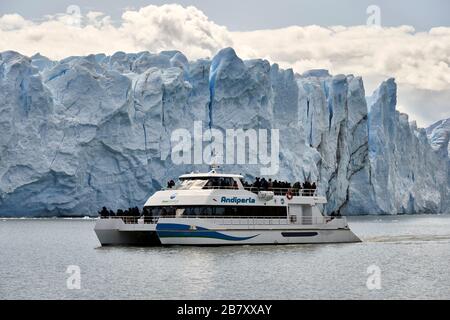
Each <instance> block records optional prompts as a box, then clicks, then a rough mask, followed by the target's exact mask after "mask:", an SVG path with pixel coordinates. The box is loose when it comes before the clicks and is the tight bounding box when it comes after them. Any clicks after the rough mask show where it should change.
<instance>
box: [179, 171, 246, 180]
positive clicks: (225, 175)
mask: <svg viewBox="0 0 450 320" xmlns="http://www.w3.org/2000/svg"><path fill="white" fill-rule="evenodd" d="M209 177H214V178H238V179H242V178H244V177H243V176H242V175H240V174H229V173H218V172H216V171H215V170H211V171H210V172H207V173H201V172H192V173H187V174H183V175H181V176H180V179H186V178H209Z"/></svg>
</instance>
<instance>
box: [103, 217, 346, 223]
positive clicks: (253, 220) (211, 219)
mask: <svg viewBox="0 0 450 320" xmlns="http://www.w3.org/2000/svg"><path fill="white" fill-rule="evenodd" d="M100 218H101V219H122V221H123V222H124V223H126V224H141V223H144V224H156V223H157V222H158V220H159V218H177V219H205V220H208V222H212V223H213V224H218V225H289V224H296V225H317V224H325V223H328V222H330V221H331V220H333V219H343V218H344V217H330V216H319V217H300V218H297V216H289V217H279V216H278V217H277V216H273V217H261V216H254V217H245V216H180V217H176V216H173V215H172V216H154V217H131V216H103V217H100Z"/></svg>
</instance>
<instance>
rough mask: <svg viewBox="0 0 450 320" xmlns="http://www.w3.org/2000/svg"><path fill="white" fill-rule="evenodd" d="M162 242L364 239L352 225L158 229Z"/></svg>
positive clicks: (168, 243) (300, 241)
mask: <svg viewBox="0 0 450 320" xmlns="http://www.w3.org/2000/svg"><path fill="white" fill-rule="evenodd" d="M157 232H158V237H159V239H160V241H161V243H162V244H163V245H195V246H197V245H263V244H314V243H354V242H361V240H360V239H359V238H358V237H357V236H356V235H355V234H354V233H353V232H352V231H351V230H349V229H338V230H319V229H304V230H301V231H299V230H292V229H287V230H251V231H249V230H226V231H157Z"/></svg>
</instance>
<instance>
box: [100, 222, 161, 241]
mask: <svg viewBox="0 0 450 320" xmlns="http://www.w3.org/2000/svg"><path fill="white" fill-rule="evenodd" d="M94 231H95V234H96V235H97V238H98V240H99V241H100V243H101V245H102V246H117V245H120V246H160V245H161V241H160V240H159V237H158V234H157V233H156V225H155V224H126V223H124V222H123V220H121V219H99V220H97V223H96V224H95V228H94Z"/></svg>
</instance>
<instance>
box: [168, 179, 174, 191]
mask: <svg viewBox="0 0 450 320" xmlns="http://www.w3.org/2000/svg"><path fill="white" fill-rule="evenodd" d="M173 187H175V181H173V180H170V181H168V182H167V188H169V189H172V188H173Z"/></svg>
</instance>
